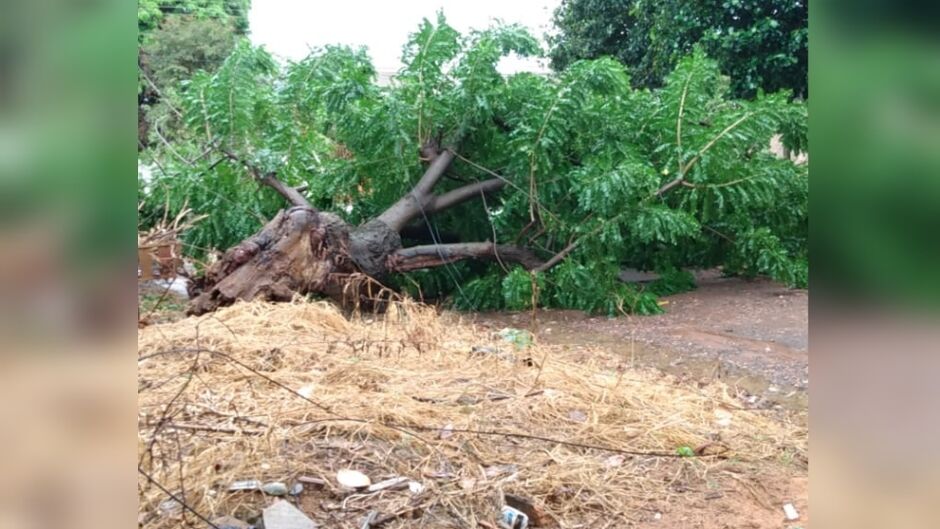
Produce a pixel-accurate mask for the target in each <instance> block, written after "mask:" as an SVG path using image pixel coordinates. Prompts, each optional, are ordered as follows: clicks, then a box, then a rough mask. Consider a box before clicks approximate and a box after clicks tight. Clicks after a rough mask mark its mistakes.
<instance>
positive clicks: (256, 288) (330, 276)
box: [189, 150, 552, 314]
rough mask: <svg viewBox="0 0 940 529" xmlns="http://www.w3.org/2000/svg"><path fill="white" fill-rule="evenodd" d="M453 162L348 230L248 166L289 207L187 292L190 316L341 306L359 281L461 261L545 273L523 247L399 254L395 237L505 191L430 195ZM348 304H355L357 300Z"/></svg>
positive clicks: (442, 158) (419, 249) (442, 156)
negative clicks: (233, 309) (304, 304)
mask: <svg viewBox="0 0 940 529" xmlns="http://www.w3.org/2000/svg"><path fill="white" fill-rule="evenodd" d="M227 155H228V156H229V157H230V158H231V159H233V160H236V161H237V160H238V158H237V157H235V156H234V155H232V154H230V153H227ZM453 159H454V152H453V151H451V150H444V151H442V152H439V153H438V152H435V153H434V159H433V162H432V163H431V164H430V167H429V168H428V170H427V172H425V174H424V176H422V177H421V179H420V180H419V181H418V183H417V185H415V187H414V189H412V190H411V191H410V192H409V193H408V194H407V195H405V196H404V197H402V198H401V200H399V201H398V202H396V203H395V204H393V205H392V206H391V207H389V208H388V209H387V210H386V211H385V212H383V213H382V214H381V215H379V216H378V217H376V218H375V219H373V220H370V221H369V222H366V223H364V224H362V225H360V226H356V227H350V226H349V225H348V224H347V223H346V222H345V221H343V219H341V218H340V217H339V216H337V215H336V214H333V213H328V212H323V211H318V210H317V209H316V208H314V207H313V206H311V205H310V203H309V202H308V201H307V199H306V198H304V197H303V195H301V194H300V193H299V192H298V191H297V190H296V189H294V188H291V187H289V186H287V185H285V184H284V183H283V182H281V181H280V180H278V179H277V177H276V175H275V174H273V173H272V174H265V175H262V174H260V172H259V171H258V170H257V168H255V167H253V166H251V165H250V164H247V165H248V169H249V171H251V173H252V174H253V175H254V176H255V178H256V179H257V180H258V181H259V182H261V183H263V184H264V185H267V186H269V187H271V188H272V189H274V190H275V191H277V192H278V193H279V194H280V195H281V196H283V197H284V199H286V200H287V202H289V203H290V204H291V205H292V207H291V208H289V209H285V210H281V211H280V212H279V213H278V214H277V215H276V216H275V217H274V219H272V220H271V221H270V222H268V223H267V224H266V225H265V226H264V228H262V229H261V231H259V232H258V233H256V234H254V235H253V236H251V237H249V238H248V239H246V240H245V241H243V242H241V243H240V244H238V245H236V246H235V247H233V248H231V249H229V250H228V251H227V252H225V254H224V255H223V256H222V258H221V259H220V260H219V261H218V262H216V263H215V264H213V265H212V267H211V268H210V269H209V270H207V271H206V273H205V274H204V275H203V276H202V277H201V278H199V279H198V280H197V281H196V282H194V283H193V284H192V288H191V291H192V293H193V294H195V295H196V296H195V298H194V299H193V301H192V303H191V304H190V307H189V312H190V313H191V314H202V313H205V312H209V311H212V310H215V309H217V308H218V307H220V306H224V305H228V304H230V303H232V302H233V301H235V300H237V299H244V300H251V299H259V298H260V299H266V300H271V301H288V300H290V299H291V298H292V297H293V296H294V295H295V294H298V293H300V294H310V293H318V294H324V295H327V296H330V297H332V298H334V299H337V300H339V301H342V302H346V301H349V299H348V298H349V297H350V295H349V293H348V292H347V287H348V286H349V282H350V279H351V278H352V277H354V276H356V275H358V274H365V275H366V276H368V277H369V278H371V279H373V280H382V279H384V278H385V277H386V276H387V275H388V274H390V273H397V272H407V271H410V270H417V269H425V268H432V267H436V266H443V265H446V264H450V263H454V262H457V261H461V260H463V259H491V260H497V259H498V260H500V261H502V262H508V263H517V264H520V265H522V266H524V267H525V268H526V269H527V270H532V271H536V272H538V271H544V270H546V269H547V268H548V266H550V265H551V264H552V263H549V262H545V261H542V260H541V259H539V258H538V257H537V256H536V255H535V253H533V252H532V251H531V250H530V249H528V248H525V247H521V246H514V245H505V244H494V243H492V242H460V243H452V244H430V245H419V246H411V247H408V248H403V247H402V239H401V236H400V234H399V232H401V231H402V230H403V229H404V228H405V227H406V226H408V225H409V224H410V223H411V222H412V221H414V220H416V219H417V218H418V217H421V216H425V215H431V214H435V213H440V212H442V211H444V210H446V209H448V208H452V207H455V206H457V205H459V204H461V203H463V202H465V201H467V200H472V199H475V198H480V196H481V195H482V194H485V193H492V192H495V191H497V190H499V189H502V188H503V187H504V185H505V182H504V181H502V180H499V179H493V180H486V181H482V182H476V183H473V184H467V185H465V186H462V187H459V188H457V189H454V190H451V191H448V192H446V193H442V194H435V193H434V187H435V185H436V184H437V183H438V182H439V181H440V179H441V177H442V176H443V175H444V173H445V172H446V170H447V168H448V166H449V165H450V164H451V162H452V161H453ZM352 296H353V297H356V298H358V297H359V296H360V294H359V293H358V292H356V293H354V294H352ZM359 301H360V300H359V299H356V300H355V302H359Z"/></svg>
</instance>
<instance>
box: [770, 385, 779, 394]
mask: <svg viewBox="0 0 940 529" xmlns="http://www.w3.org/2000/svg"><path fill="white" fill-rule="evenodd" d="M767 391H769V392H771V393H779V392H780V388H778V387H777V386H768V387H767Z"/></svg>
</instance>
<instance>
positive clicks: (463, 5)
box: [249, 0, 560, 77]
mask: <svg viewBox="0 0 940 529" xmlns="http://www.w3.org/2000/svg"><path fill="white" fill-rule="evenodd" d="M559 3H560V0H472V1H466V0H408V1H401V2H397V1H391V0H384V1H383V0H340V1H334V2H324V1H314V0H252V2H251V13H250V14H249V23H250V30H251V40H252V42H253V43H254V44H260V45H263V46H264V47H265V49H267V50H268V51H269V52H271V53H272V54H274V55H275V56H276V57H279V58H282V59H290V60H300V59H302V58H304V57H306V56H307V54H308V53H309V52H310V49H311V48H316V47H319V46H323V45H326V44H346V45H349V46H366V47H367V48H368V50H369V55H370V56H371V57H372V62H373V64H374V66H375V68H376V70H377V71H378V72H379V74H380V76H383V77H384V76H388V75H390V74H392V73H394V72H396V71H398V70H399V69H400V68H401V66H402V64H401V50H402V46H404V44H405V41H406V40H407V39H408V34H409V33H412V32H414V31H415V30H416V29H417V28H418V24H419V23H420V22H421V19H422V18H428V19H430V20H432V21H433V20H435V19H436V16H437V11H438V10H440V9H443V11H444V16H445V17H447V23H448V24H450V25H451V26H453V27H454V28H455V29H457V31H459V32H461V33H462V34H467V33H468V32H469V30H471V29H485V28H487V27H489V26H490V25H491V24H492V22H493V21H494V19H499V20H501V21H503V22H505V23H519V24H522V25H524V26H526V27H528V28H529V31H530V32H531V33H532V35H533V36H535V37H536V38H538V39H540V40H544V38H543V37H544V34H545V33H546V32H547V31H549V30H550V29H551V19H552V13H553V12H554V10H555V8H556V7H557V6H558V4H559ZM543 44H544V42H543ZM499 71H500V72H502V73H503V74H509V73H514V72H519V71H530V72H545V71H548V65H547V61H546V60H544V59H528V58H520V57H505V58H503V60H502V61H501V62H500V64H499Z"/></svg>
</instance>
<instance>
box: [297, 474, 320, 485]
mask: <svg viewBox="0 0 940 529" xmlns="http://www.w3.org/2000/svg"><path fill="white" fill-rule="evenodd" d="M297 481H299V482H301V483H306V484H307V485H314V486H317V487H322V486H324V485H326V480H325V479H320V478H315V477H312V476H300V477H299V478H297Z"/></svg>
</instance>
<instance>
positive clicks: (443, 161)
mask: <svg viewBox="0 0 940 529" xmlns="http://www.w3.org/2000/svg"><path fill="white" fill-rule="evenodd" d="M453 161H454V151H452V150H450V149H444V151H442V152H441V153H440V154H439V155H437V157H435V158H434V161H433V162H431V165H430V166H428V170H427V171H425V172H424V175H423V176H422V177H421V180H418V183H417V184H415V187H414V189H413V190H412V191H411V192H412V193H414V194H416V195H419V196H420V195H427V194H430V193H431V191H432V190H433V189H434V185H435V184H437V182H438V181H439V180H440V179H441V177H442V176H444V172H446V171H447V168H448V167H450V163H451V162H453Z"/></svg>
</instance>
